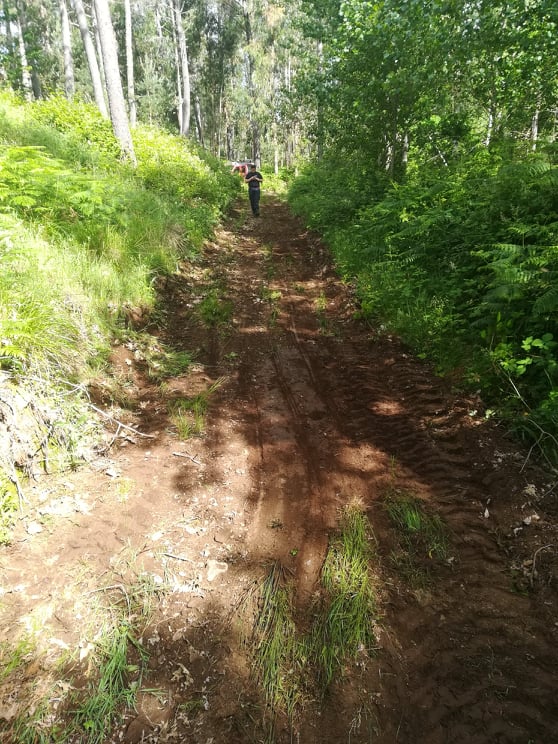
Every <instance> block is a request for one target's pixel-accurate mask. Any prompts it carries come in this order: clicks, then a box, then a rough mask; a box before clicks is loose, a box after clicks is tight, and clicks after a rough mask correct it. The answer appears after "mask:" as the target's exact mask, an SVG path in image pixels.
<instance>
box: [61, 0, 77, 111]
mask: <svg viewBox="0 0 558 744" xmlns="http://www.w3.org/2000/svg"><path fill="white" fill-rule="evenodd" d="M58 9H59V12H60V29H61V32H62V54H63V57H64V92H65V93H66V98H67V99H68V100H69V101H71V100H72V99H73V97H74V94H75V92H76V84H75V79H74V60H73V57H72V35H71V33H70V21H69V20H68V8H67V7H66V0H58Z"/></svg>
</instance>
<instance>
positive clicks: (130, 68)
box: [124, 0, 137, 128]
mask: <svg viewBox="0 0 558 744" xmlns="http://www.w3.org/2000/svg"><path fill="white" fill-rule="evenodd" d="M124 16H125V23H126V80H127V83H128V111H129V114H130V126H131V127H132V128H133V127H135V126H136V121H137V112H136V93H135V83H134V49H133V45H132V8H131V4H130V0H124Z"/></svg>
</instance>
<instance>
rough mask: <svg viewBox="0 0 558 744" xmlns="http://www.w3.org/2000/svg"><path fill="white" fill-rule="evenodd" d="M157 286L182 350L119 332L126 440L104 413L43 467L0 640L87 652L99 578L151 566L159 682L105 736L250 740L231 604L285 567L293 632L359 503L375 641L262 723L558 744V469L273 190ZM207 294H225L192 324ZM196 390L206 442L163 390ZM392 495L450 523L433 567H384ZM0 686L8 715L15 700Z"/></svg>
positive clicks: (324, 742)
mask: <svg viewBox="0 0 558 744" xmlns="http://www.w3.org/2000/svg"><path fill="white" fill-rule="evenodd" d="M161 294H162V298H163V310H162V312H161V322H160V326H159V328H158V329H155V328H150V330H151V331H155V330H157V332H158V333H159V334H160V336H161V338H162V340H164V341H165V342H166V343H169V344H171V345H172V346H173V347H175V348H177V349H183V350H188V351H193V350H195V351H196V361H195V364H194V365H193V367H192V368H191V370H190V371H189V372H188V374H184V375H181V376H179V377H175V378H173V379H171V380H168V381H167V382H166V383H165V385H164V386H160V385H156V384H154V383H153V382H150V381H149V380H148V379H147V378H146V376H145V374H144V365H143V362H142V355H141V353H140V352H139V350H138V349H137V348H134V346H133V345H128V346H123V347H115V350H114V354H113V364H114V375H115V376H116V377H118V378H119V380H120V381H124V382H125V384H126V389H127V394H128V396H129V398H130V400H132V401H133V402H134V404H135V410H134V414H133V415H132V416H131V417H130V418H129V419H127V423H128V425H130V426H131V427H132V428H135V429H137V430H138V431H140V432H141V433H142V436H138V435H136V434H135V433H134V432H133V431H132V430H131V429H125V428H123V427H120V426H117V425H115V426H113V427H112V429H111V433H110V435H109V443H110V444H111V447H110V449H109V450H107V452H106V453H105V454H104V455H103V456H102V457H99V458H98V459H97V460H96V461H95V462H94V463H93V464H92V465H93V466H92V468H91V469H87V470H86V471H84V470H81V471H80V472H78V473H77V474H73V473H68V474H64V475H62V476H59V477H58V478H56V479H50V480H44V481H40V482H38V483H37V484H36V485H35V486H34V487H33V489H32V490H33V493H32V494H30V497H32V498H33V500H34V503H35V505H36V508H35V511H34V512H33V513H32V514H29V515H28V516H27V519H26V521H25V522H24V523H23V524H22V525H21V528H20V535H19V538H18V540H17V541H16V542H14V544H13V545H12V546H11V547H9V548H6V549H3V554H2V556H1V567H2V575H3V578H2V587H3V589H4V594H3V598H2V599H3V604H2V608H1V613H0V635H1V637H2V639H3V640H4V639H5V640H8V641H11V642H14V641H15V640H16V639H17V637H18V634H19V633H21V628H22V627H23V626H25V625H29V619H30V618H34V617H35V618H36V617H41V622H42V623H43V627H44V628H45V631H44V644H45V652H44V653H45V655H44V657H42V658H41V660H40V661H36V662H35V666H34V667H33V674H34V675H38V676H40V675H41V674H43V673H45V674H46V670H47V668H48V664H49V658H50V656H53V654H54V652H55V650H56V648H59V646H60V644H65V645H66V646H67V647H68V648H70V649H71V648H76V647H77V646H78V645H80V644H81V647H83V645H84V643H85V641H86V640H87V638H85V637H84V636H85V635H86V631H85V620H84V613H86V611H87V609H86V608H87V601H88V599H90V598H91V597H92V596H93V595H98V594H99V588H100V587H101V586H104V587H110V586H113V585H115V586H116V587H118V586H119V585H121V584H122V583H124V584H125V583H126V582H127V581H131V580H133V579H134V577H135V576H137V575H138V574H139V573H141V572H148V573H149V574H151V575H153V576H164V577H165V581H166V582H167V583H168V584H169V585H170V586H171V587H172V591H170V592H168V593H165V594H164V595H162V596H161V599H160V602H159V606H158V608H157V610H156V616H155V619H154V621H153V623H152V624H151V625H150V628H149V629H148V631H147V632H146V634H145V638H144V644H145V646H146V648H148V649H149V650H150V653H151V660H150V671H149V675H148V678H147V679H145V680H144V685H145V687H146V688H149V689H151V690H154V689H158V690H163V691H164V694H158V695H153V694H151V693H148V692H144V693H142V694H141V695H140V700H139V705H138V710H137V711H135V712H132V711H130V712H129V714H128V715H127V716H126V718H125V720H124V722H123V723H122V725H121V726H119V727H118V729H115V731H114V736H113V737H112V739H110V740H111V741H121V740H124V741H127V742H140V741H143V742H162V743H163V742H196V743H197V742H199V743H200V744H209V743H210V742H211V743H212V744H225V743H226V744H235V743H236V742H238V744H241V743H244V742H259V741H264V740H265V737H266V735H268V734H269V729H266V728H265V726H264V724H263V723H262V721H263V719H264V717H265V715H264V714H265V703H264V701H263V699H262V695H261V691H260V690H259V687H258V684H257V680H255V679H254V677H253V674H252V673H251V662H250V655H249V652H248V648H247V646H246V645H245V644H244V645H243V643H242V638H243V637H244V635H245V634H246V628H244V629H243V628H240V627H239V623H238V617H239V601H240V600H241V598H242V597H243V596H246V594H247V592H249V590H250V588H253V587H254V586H256V585H257V584H258V582H261V580H262V578H263V577H264V576H265V574H266V572H267V571H268V570H269V567H270V566H271V565H273V563H274V562H276V561H279V562H280V564H281V565H282V566H283V567H284V570H285V575H286V576H289V577H291V578H292V580H293V581H294V583H295V611H296V618H297V620H296V622H297V625H300V627H301V628H303V627H305V625H306V624H307V623H308V621H309V620H308V619H309V617H310V609H311V607H312V602H313V599H314V598H315V595H316V591H317V587H318V582H319V577H320V570H321V566H322V563H323V560H324V557H325V555H326V550H327V546H328V540H329V538H330V535H331V534H332V533H333V532H334V531H335V529H336V527H337V525H338V520H339V514H340V512H341V510H342V508H343V507H344V506H345V505H347V504H348V503H353V504H354V503H356V504H358V505H359V506H360V508H361V509H362V510H363V511H364V512H365V513H366V515H367V517H368V519H369V521H370V525H371V529H372V532H373V535H374V543H375V559H374V566H373V571H374V574H375V577H376V584H377V589H378V608H379V620H378V627H377V634H376V635H377V649H376V651H375V653H374V654H372V655H370V657H367V656H366V657H365V656H364V655H363V656H362V658H360V659H359V660H357V663H355V664H348V665H347V668H346V669H345V670H344V672H343V674H342V675H339V676H338V678H337V679H336V680H335V681H334V683H333V685H332V687H331V689H330V690H329V692H328V694H327V695H326V697H325V698H324V699H323V700H318V699H314V700H312V699H308V700H307V701H306V702H305V704H304V705H303V706H302V707H301V709H300V710H299V711H298V712H297V714H296V716H295V719H294V721H293V725H292V727H289V725H288V724H287V721H286V720H283V719H282V718H281V716H279V717H278V719H277V722H276V727H275V731H274V736H275V741H277V742H291V741H295V742H301V743H303V744H337V743H338V742H339V743H340V742H351V743H354V744H356V743H357V742H377V743H378V744H395V742H400V743H401V744H460V743H462V742H463V743H465V742H467V744H496V743H498V744H516V743H517V744H529V743H531V744H535V743H536V744H543V743H544V744H550V742H558V703H557V687H558V685H557V673H556V670H557V669H558V663H557V662H558V643H557V641H558V596H557V592H556V588H557V584H556V582H557V579H558V576H557V571H558V556H557V552H556V551H557V529H556V525H557V518H558V504H557V501H558V493H557V489H556V488H555V480H554V479H553V477H552V476H549V475H548V474H545V473H543V472H542V471H540V470H538V469H537V467H536V465H535V462H534V459H533V456H532V454H530V453H528V452H526V451H521V450H519V449H518V448H516V447H515V446H514V444H513V443H512V442H511V441H510V440H508V439H506V438H505V437H504V435H503V432H502V431H500V430H499V429H498V428H497V426H495V425H494V424H493V423H490V422H487V421H486V420H485V419H484V417H483V416H482V406H481V404H480V402H479V401H478V400H476V399H474V397H464V396H461V395H459V394H457V393H454V392H453V391H452V389H451V388H450V386H449V384H448V383H446V382H444V381H442V380H440V379H439V378H437V377H436V376H435V375H434V373H433V371H432V370H431V369H430V368H429V366H428V365H426V364H425V363H423V362H421V361H420V360H417V359H416V358H414V357H413V356H412V355H411V354H410V353H408V352H407V351H406V350H405V348H404V347H403V346H402V345H401V344H400V343H399V342H398V341H397V339H394V338H391V337H390V336H389V335H387V334H385V333H383V332H382V331H381V330H380V329H377V328H375V327H372V326H371V325H369V324H366V323H364V322H362V321H361V320H359V319H358V317H357V314H355V311H356V310H357V308H356V307H355V305H354V302H353V299H352V296H351V292H350V288H348V287H346V286H344V285H343V284H342V283H341V282H340V280H339V279H338V278H337V277H336V275H335V273H334V271H333V270H332V268H331V265H330V262H329V260H328V255H327V251H326V250H325V249H324V248H323V246H321V245H320V243H319V241H318V240H317V238H316V237H315V236H313V235H312V234H310V233H308V232H307V231H306V230H305V229H304V228H303V226H302V225H301V224H300V223H299V222H298V221H297V220H296V219H294V218H293V217H292V215H290V213H289V211H288V209H287V208H286V206H285V205H284V204H282V203H281V202H279V201H275V200H273V199H272V198H270V197H268V198H267V199H264V202H263V204H262V217H261V218H260V219H259V220H257V219H252V218H251V217H248V210H247V205H246V204H244V203H242V204H240V205H238V207H237V208H236V210H235V211H234V212H233V214H232V217H231V219H230V221H229V222H228V223H227V224H226V225H225V226H223V228H222V229H220V230H219V231H218V233H217V235H216V238H215V241H214V242H213V243H211V244H210V245H208V246H207V250H206V252H205V255H204V257H203V260H199V261H196V262H195V263H194V264H191V265H190V264H188V265H185V266H184V267H183V272H182V273H181V274H177V275H176V276H174V277H172V278H171V279H169V280H168V281H167V283H166V285H165V287H163V288H161ZM208 296H210V297H213V298H218V300H219V301H218V302H217V301H216V304H215V313H214V317H213V321H211V319H209V321H208V317H207V314H206V317H205V322H202V320H201V319H200V313H199V308H200V307H201V306H202V305H203V301H204V298H207V297H208ZM205 306H206V308H207V303H206V305H205ZM223 307H227V308H229V314H228V315H227V317H224V316H223V315H221V316H220V315H219V313H220V312H221V311H222V308H223ZM219 308H221V310H219ZM212 384H215V392H214V393H213V394H212V396H211V403H210V408H209V412H208V414H207V421H206V426H205V434H204V435H203V436H201V437H200V436H198V437H193V438H191V439H188V440H182V439H180V438H179V437H178V436H177V432H176V429H175V428H174V427H173V425H172V423H171V421H170V419H169V403H170V402H172V400H175V399H179V398H180V397H184V396H192V395H194V394H196V393H198V392H201V391H205V390H207V389H208V387H209V386H210V385H212ZM101 397H102V396H101ZM113 415H114V417H115V419H117V418H118V420H120V421H122V420H123V418H122V416H123V414H122V412H120V413H119V414H118V416H117V415H116V413H115V412H114V411H113ZM390 494H391V495H393V494H411V495H412V496H413V497H415V498H417V499H420V501H421V503H423V504H424V507H425V509H427V510H428V511H429V512H430V513H432V514H436V515H439V517H440V518H441V519H442V520H443V522H444V523H445V525H446V526H447V529H448V532H449V535H450V550H449V554H448V556H447V558H446V559H445V560H443V561H440V560H435V559H433V558H431V557H430V558H429V557H428V556H422V558H420V560H419V562H420V565H419V566H417V575H419V576H422V577H423V578H424V577H427V580H426V579H425V580H423V581H419V582H418V583H417V582H416V581H413V580H412V579H411V578H410V577H409V576H408V575H405V574H404V572H403V571H402V570H401V564H398V563H397V561H396V560H394V556H396V555H397V554H398V549H399V548H400V545H399V542H398V541H399V536H398V533H397V531H396V529H395V527H394V525H393V523H392V522H390V519H389V517H388V514H387V511H386V501H387V499H388V498H389V496H390ZM45 514H46V515H49V517H50V518H49V519H48V520H46V521H45V518H44V517H45ZM36 523H38V524H41V525H42V526H43V529H42V530H41V531H37V530H31V531H30V530H29V526H30V524H36ZM30 532H32V533H34V532H36V534H29V533H30ZM132 556H133V558H132ZM69 588H71V591H69V590H68V589H69ZM49 639H50V640H49ZM52 639H55V640H56V643H55V645H54V647H53V644H52ZM49 644H50V645H49ZM49 655H50V656H49ZM22 689H23V687H22ZM0 691H1V693H2V704H1V706H0V715H2V716H3V717H4V718H3V720H2V721H0V730H2V729H1V726H2V724H5V729H6V730H9V721H10V711H13V710H14V704H15V703H18V702H19V703H21V702H22V701H21V700H19V701H18V695H17V693H16V692H14V691H13V690H7V689H6V687H5V686H4V688H1V687H0ZM14 701H15V703H14ZM8 702H9V703H10V704H11V705H12V707H11V708H10V707H9V705H8ZM12 715H13V712H12ZM268 719H269V716H268ZM76 741H77V740H76ZM83 741H85V739H83Z"/></svg>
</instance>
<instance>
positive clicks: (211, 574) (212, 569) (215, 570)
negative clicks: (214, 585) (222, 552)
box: [207, 560, 229, 581]
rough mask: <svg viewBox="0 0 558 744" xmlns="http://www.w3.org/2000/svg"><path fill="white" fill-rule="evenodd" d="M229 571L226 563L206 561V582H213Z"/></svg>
mask: <svg viewBox="0 0 558 744" xmlns="http://www.w3.org/2000/svg"><path fill="white" fill-rule="evenodd" d="M228 570H229V566H228V564H227V563H223V562H222V561H214V560H211V561H207V580H208V581H214V580H215V579H216V578H217V576H219V575H220V574H222V573H225V572H226V571H228Z"/></svg>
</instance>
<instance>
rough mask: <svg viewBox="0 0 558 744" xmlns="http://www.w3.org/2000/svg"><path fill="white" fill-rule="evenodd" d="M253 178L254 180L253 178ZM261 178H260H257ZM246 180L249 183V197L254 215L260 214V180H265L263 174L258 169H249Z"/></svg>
mask: <svg viewBox="0 0 558 744" xmlns="http://www.w3.org/2000/svg"><path fill="white" fill-rule="evenodd" d="M251 179H252V180H251ZM256 179H260V180H256ZM244 180H245V181H246V183H247V184H248V197H249V198H250V206H251V207H252V214H253V215H254V217H259V215H260V181H263V178H262V174H261V173H260V172H259V171H257V170H251V171H248V173H247V174H246V176H245V177H244Z"/></svg>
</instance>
